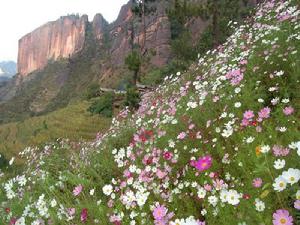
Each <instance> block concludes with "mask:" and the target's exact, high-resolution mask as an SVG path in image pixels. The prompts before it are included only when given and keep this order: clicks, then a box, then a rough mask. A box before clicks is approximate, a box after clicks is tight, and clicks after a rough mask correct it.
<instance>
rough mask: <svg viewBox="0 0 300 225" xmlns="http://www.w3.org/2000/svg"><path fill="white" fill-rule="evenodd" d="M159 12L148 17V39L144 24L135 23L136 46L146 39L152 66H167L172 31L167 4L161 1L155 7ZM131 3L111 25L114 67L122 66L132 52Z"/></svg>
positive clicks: (146, 47) (123, 8) (146, 23)
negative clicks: (144, 32) (143, 28)
mask: <svg viewBox="0 0 300 225" xmlns="http://www.w3.org/2000/svg"><path fill="white" fill-rule="evenodd" d="M155 7H156V9H157V11H156V12H155V13H153V14H150V15H148V16H147V17H146V21H145V28H146V37H144V34H143V32H142V24H141V23H136V22H137V21H135V28H134V29H135V33H134V44H138V45H139V44H141V43H142V42H143V41H144V39H145V38H146V42H145V43H146V46H145V49H146V50H147V53H148V54H150V53H152V55H151V57H150V58H151V60H150V61H151V64H152V65H154V66H162V65H165V64H166V63H167V62H168V60H169V58H170V42H171V30H170V23H169V19H168V16H167V13H166V2H165V1H159V2H158V3H156V5H155ZM132 17H133V15H132V11H131V3H130V2H129V3H127V4H126V5H124V6H123V7H122V8H121V11H120V13H119V16H118V18H117V20H116V21H115V22H114V23H112V24H111V25H110V37H111V43H112V44H111V50H110V52H111V56H112V57H111V59H112V64H113V65H115V66H116V65H117V66H119V65H122V64H123V63H124V59H125V57H126V55H127V54H128V53H129V52H130V50H131V43H130V42H131V32H132Z"/></svg>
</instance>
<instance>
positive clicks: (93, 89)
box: [85, 83, 100, 100]
mask: <svg viewBox="0 0 300 225" xmlns="http://www.w3.org/2000/svg"><path fill="white" fill-rule="evenodd" d="M99 94H100V85H99V84H97V83H94V84H91V85H90V86H89V87H88V88H87V90H86V93H85V98H86V99H88V100H89V99H91V98H95V97H97V96H99Z"/></svg>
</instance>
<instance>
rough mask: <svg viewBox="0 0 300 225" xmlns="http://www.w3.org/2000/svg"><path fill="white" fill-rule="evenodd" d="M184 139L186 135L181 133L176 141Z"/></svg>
mask: <svg viewBox="0 0 300 225" xmlns="http://www.w3.org/2000/svg"><path fill="white" fill-rule="evenodd" d="M185 137H186V133H185V132H181V133H180V134H179V135H178V136H177V139H180V140H182V139H184V138H185Z"/></svg>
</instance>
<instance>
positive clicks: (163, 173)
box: [156, 169, 167, 179]
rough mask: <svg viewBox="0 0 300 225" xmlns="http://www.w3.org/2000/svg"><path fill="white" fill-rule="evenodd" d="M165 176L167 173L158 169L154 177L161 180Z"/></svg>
mask: <svg viewBox="0 0 300 225" xmlns="http://www.w3.org/2000/svg"><path fill="white" fill-rule="evenodd" d="M166 175H167V173H166V172H163V171H161V170H160V169H158V170H157V171H156V176H157V177H158V178H159V179H163V178H164V177H165V176H166Z"/></svg>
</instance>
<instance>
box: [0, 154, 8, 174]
mask: <svg viewBox="0 0 300 225" xmlns="http://www.w3.org/2000/svg"><path fill="white" fill-rule="evenodd" d="M7 166H8V160H7V159H6V158H5V156H4V155H3V154H2V153H0V170H2V169H4V168H5V167H7Z"/></svg>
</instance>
